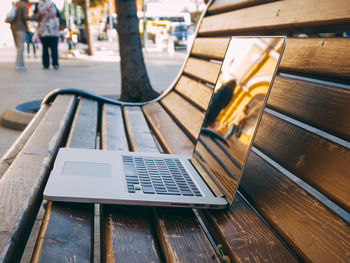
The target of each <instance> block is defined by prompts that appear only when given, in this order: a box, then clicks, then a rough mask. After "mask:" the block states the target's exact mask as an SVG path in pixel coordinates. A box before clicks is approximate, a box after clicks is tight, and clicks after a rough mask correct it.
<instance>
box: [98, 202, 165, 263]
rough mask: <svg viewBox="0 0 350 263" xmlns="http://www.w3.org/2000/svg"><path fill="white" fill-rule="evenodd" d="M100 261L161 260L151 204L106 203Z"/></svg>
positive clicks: (102, 212)
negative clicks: (154, 234)
mask: <svg viewBox="0 0 350 263" xmlns="http://www.w3.org/2000/svg"><path fill="white" fill-rule="evenodd" d="M101 210H102V211H101V230H102V231H101V232H102V261H101V262H108V263H109V262H125V263H128V262H140V263H142V262H161V259H160V257H159V255H158V251H157V247H156V242H155V240H154V237H153V233H152V217H153V216H152V214H151V211H150V209H149V208H146V207H135V206H122V205H103V206H102V209H101Z"/></svg>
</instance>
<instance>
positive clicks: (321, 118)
mask: <svg viewBox="0 0 350 263" xmlns="http://www.w3.org/2000/svg"><path fill="white" fill-rule="evenodd" d="M267 103H268V107H270V108H273V109H275V110H277V111H279V112H282V113H284V114H286V115H288V116H291V117H293V118H296V119H298V120H301V121H303V122H306V123H308V124H310V125H312V126H315V127H317V128H319V129H321V130H325V131H327V132H329V133H331V134H334V135H336V136H339V137H341V138H343V139H346V140H350V114H349V113H350V90H348V89H341V88H336V87H331V86H326V85H321V84H316V83H311V82H306V81H301V80H295V79H289V78H285V77H279V76H277V77H276V78H275V81H274V83H273V88H272V89H271V93H270V96H269V99H268V102H267Z"/></svg>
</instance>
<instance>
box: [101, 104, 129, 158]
mask: <svg viewBox="0 0 350 263" xmlns="http://www.w3.org/2000/svg"><path fill="white" fill-rule="evenodd" d="M101 132H102V135H101V144H102V148H103V149H108V150H120V151H127V150H128V141H127V139H126V135H125V127H124V122H123V117H122V109H121V108H120V106H116V105H111V104H104V105H103V108H102V131H101Z"/></svg>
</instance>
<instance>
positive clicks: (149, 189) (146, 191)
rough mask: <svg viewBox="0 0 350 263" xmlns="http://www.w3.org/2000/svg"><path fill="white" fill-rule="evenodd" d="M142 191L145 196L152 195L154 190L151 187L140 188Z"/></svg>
mask: <svg viewBox="0 0 350 263" xmlns="http://www.w3.org/2000/svg"><path fill="white" fill-rule="evenodd" d="M142 191H143V192H144V193H145V194H154V193H155V192H154V188H153V187H152V186H144V185H143V186H142Z"/></svg>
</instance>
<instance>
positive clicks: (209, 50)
mask: <svg viewBox="0 0 350 263" xmlns="http://www.w3.org/2000/svg"><path fill="white" fill-rule="evenodd" d="M229 41H230V38H217V37H216V38H205V37H203V38H200V37H198V38H196V39H195V40H194V43H193V47H192V50H191V55H195V56H198V57H203V58H209V59H217V60H223V59H224V57H225V53H226V49H227V46H228V43H229Z"/></svg>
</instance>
